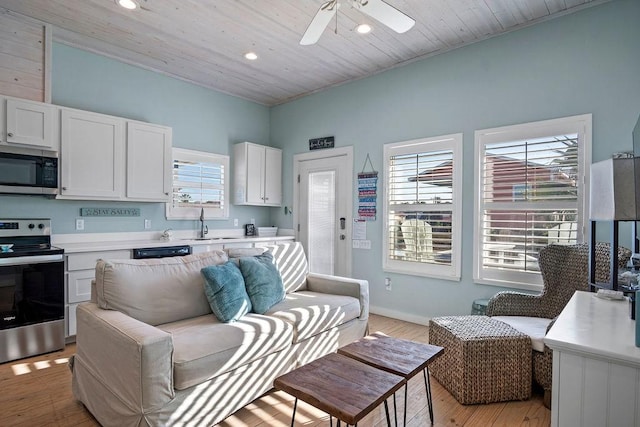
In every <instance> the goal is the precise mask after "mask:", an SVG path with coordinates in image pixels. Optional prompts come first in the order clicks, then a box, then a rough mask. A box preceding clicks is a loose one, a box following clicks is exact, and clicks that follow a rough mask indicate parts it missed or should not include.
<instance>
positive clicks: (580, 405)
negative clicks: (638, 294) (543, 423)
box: [544, 292, 640, 427]
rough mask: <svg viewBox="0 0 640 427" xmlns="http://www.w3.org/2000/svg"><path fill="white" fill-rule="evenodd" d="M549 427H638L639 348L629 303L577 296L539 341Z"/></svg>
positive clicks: (639, 423)
mask: <svg viewBox="0 0 640 427" xmlns="http://www.w3.org/2000/svg"><path fill="white" fill-rule="evenodd" d="M544 342H545V344H546V345H548V346H549V347H550V348H551V349H552V350H553V388H552V400H551V426H552V427H572V426H576V427H589V426H594V427H606V426H609V427H623V426H628V427H639V426H640V348H638V347H636V346H635V321H634V320H631V318H630V317H629V302H628V301H627V300H624V301H608V300H603V299H600V298H598V297H596V296H595V294H593V293H590V292H576V293H575V294H574V295H573V297H572V298H571V300H570V301H569V303H568V304H567V306H566V307H565V308H564V310H563V311H562V313H561V314H560V316H559V317H558V320H557V321H556V323H555V324H554V325H553V327H552V328H551V330H550V331H549V333H548V334H547V336H546V337H545V339H544Z"/></svg>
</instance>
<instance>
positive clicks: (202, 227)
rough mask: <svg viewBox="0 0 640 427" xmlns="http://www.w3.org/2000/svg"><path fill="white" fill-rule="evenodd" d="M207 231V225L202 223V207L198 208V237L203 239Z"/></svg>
mask: <svg viewBox="0 0 640 427" xmlns="http://www.w3.org/2000/svg"><path fill="white" fill-rule="evenodd" d="M208 233H209V227H207V226H206V225H204V208H200V236H199V237H200V238H201V239H204V236H205V235H206V234H208Z"/></svg>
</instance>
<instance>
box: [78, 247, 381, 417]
mask: <svg viewBox="0 0 640 427" xmlns="http://www.w3.org/2000/svg"><path fill="white" fill-rule="evenodd" d="M268 250H270V251H271V252H272V254H273V255H274V262H275V263H276V265H277V267H278V269H279V271H280V273H281V275H282V278H283V283H284V285H285V289H286V292H287V294H286V297H285V299H284V300H283V301H282V302H280V303H278V304H276V305H275V306H273V307H272V308H271V309H270V310H269V311H268V312H267V313H265V315H259V314H254V313H250V314H247V315H245V316H243V317H242V318H241V319H240V320H239V321H237V322H233V323H221V322H219V321H218V319H217V318H216V317H215V316H214V315H213V314H212V312H211V309H210V307H209V303H208V300H207V298H206V296H205V293H204V289H203V279H202V276H201V274H200V269H201V268H203V267H205V266H208V265H213V264H221V263H224V262H226V261H227V259H228V255H227V253H225V252H222V251H215V252H207V253H202V254H197V255H189V256H185V257H177V258H163V259H155V260H111V261H102V260H101V261H98V264H97V266H96V280H95V283H94V286H93V290H92V301H91V302H87V303H83V304H81V305H80V306H79V307H78V309H77V324H78V326H77V336H76V343H77V349H76V350H77V352H76V354H75V356H74V357H73V358H72V360H71V362H70V365H71V368H72V372H73V393H74V396H75V397H76V398H77V399H78V400H79V401H81V402H82V403H83V404H84V405H85V406H86V408H87V409H88V410H89V411H90V412H91V413H92V414H93V415H94V416H95V418H96V419H97V420H98V421H99V422H100V424H102V425H104V426H118V427H122V426H211V425H213V424H215V423H218V422H220V421H221V420H223V419H224V418H226V417H227V416H229V415H230V414H232V413H233V412H235V411H236V410H238V409H239V408H241V407H243V406H245V405H246V404H248V403H249V402H251V401H253V400H254V399H256V398H257V397H259V396H261V395H262V394H263V393H265V392H266V391H268V390H269V389H270V388H271V387H272V386H273V380H274V379H275V378H276V377H277V376H279V375H281V374H283V373H285V372H288V371H290V370H292V369H294V368H295V367H297V366H300V365H302V364H305V363H308V362H310V361H312V360H315V359H316V358H318V357H320V356H322V355H324V354H327V353H330V352H333V351H335V350H336V349H337V348H339V347H341V346H343V345H346V344H348V343H350V342H352V341H354V340H356V339H358V338H361V337H362V336H364V335H365V333H366V331H367V319H368V313H369V289H368V283H367V281H365V280H355V279H349V278H342V277H336V276H326V275H318V274H309V273H308V267H307V260H306V257H305V255H304V251H303V249H302V246H301V245H300V244H299V243H297V242H296V243H285V244H279V245H274V246H271V247H268ZM230 255H233V254H230ZM239 255H247V254H246V253H245V254H242V253H241V254H239Z"/></svg>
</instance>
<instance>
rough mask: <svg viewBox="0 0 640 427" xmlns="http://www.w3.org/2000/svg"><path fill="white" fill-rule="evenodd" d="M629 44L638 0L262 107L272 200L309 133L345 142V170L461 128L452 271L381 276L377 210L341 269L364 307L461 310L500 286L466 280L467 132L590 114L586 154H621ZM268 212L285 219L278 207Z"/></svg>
mask: <svg viewBox="0 0 640 427" xmlns="http://www.w3.org/2000/svg"><path fill="white" fill-rule="evenodd" d="M639 42H640V2H639V1H637V0H615V1H612V2H610V3H606V4H603V5H600V6H596V7H593V8H589V9H586V10H583V11H581V12H577V13H575V14H572V15H568V16H564V17H561V18H557V19H554V20H550V21H547V22H544V23H541V24H539V25H535V26H532V27H529V28H525V29H522V30H519V31H515V32H512V33H509V34H506V35H503V36H500V37H495V38H492V39H489V40H486V41H483V42H479V43H476V44H473V45H470V46H466V47H464V48H460V49H457V50H454V51H451V52H448V53H444V54H441V55H438V56H434V57H431V58H427V59H425V60H422V61H419V62H416V63H413V64H410V65H407V66H404V67H401V68H397V69H394V70H391V71H388V72H384V73H381V74H378V75H376V76H373V77H370V78H366V79H363V80H360V81H356V82H353V83H349V84H345V85H342V86H339V87H335V88H332V89H330V90H326V91H323V92H320V93H317V94H314V95H311V96H308V97H305V98H302V99H299V100H296V101H293V102H290V103H287V104H284V105H281V106H277V107H274V108H272V109H271V122H270V123H271V141H272V143H274V145H277V146H279V147H281V148H283V150H284V153H285V156H284V159H283V164H284V178H283V182H284V183H285V185H284V204H286V205H292V197H293V196H292V185H291V184H290V183H291V182H293V181H292V168H293V166H292V165H293V155H294V154H295V153H303V152H307V151H308V145H307V141H308V139H309V138H314V137H319V136H327V135H335V138H336V146H348V145H352V146H353V147H354V152H355V159H354V170H356V171H359V170H360V169H362V165H363V163H364V160H365V157H366V155H367V154H369V155H370V157H371V160H372V162H373V166H374V167H375V168H376V169H377V170H379V171H380V170H381V169H382V150H383V145H384V144H385V143H389V142H396V141H403V140H410V139H415V138H421V137H431V136H438V135H445V134H451V133H457V132H463V133H464V178H463V194H462V195H463V201H464V202H463V203H464V204H463V211H464V214H463V225H462V226H463V249H462V260H463V267H462V280H461V281H460V282H451V281H443V280H436V279H430V278H424V277H416V276H410V275H399V274H389V273H385V272H384V271H383V270H382V268H381V267H380V266H381V264H382V241H381V236H382V226H383V221H382V220H381V219H378V220H377V221H375V222H373V223H369V228H368V238H369V239H371V241H372V249H371V250H357V249H354V250H353V260H354V261H353V272H352V273H353V276H354V277H358V278H364V279H368V280H369V283H370V288H371V289H370V292H371V303H372V305H373V306H375V307H379V308H382V309H383V310H384V311H385V312H386V313H398V314H401V315H402V316H400V317H403V316H404V317H405V318H406V317H407V316H416V317H430V316H437V315H444V314H454V313H460V314H462V313H468V312H469V311H470V309H471V303H472V301H473V300H474V299H475V298H481V297H487V296H490V295H493V294H494V293H495V292H497V291H498V290H501V289H500V288H496V287H493V286H485V285H478V284H474V283H473V276H472V263H473V260H472V257H473V223H474V218H473V181H474V176H473V168H474V163H473V155H474V131H475V130H477V129H486V128H491V127H497V126H504V125H510V124H516V123H525V122H531V121H537V120H545V119H551V118H557V117H565V116H572V115H577V114H584V113H592V114H593V161H594V162H595V161H599V160H603V159H605V158H607V157H610V155H611V154H612V153H613V152H616V151H630V150H631V148H632V147H631V143H632V140H631V132H632V129H633V126H634V124H635V123H636V120H637V119H638V115H639V114H640V44H639ZM287 183H289V184H287ZM355 195H356V194H355V189H354V212H355V209H356V206H355V200H356V199H355ZM379 195H380V196H381V195H382V186H381V185H380V186H379ZM379 200H380V199H379ZM381 208H382V206H381V204H380V203H379V204H378V209H379V211H381ZM272 221H273V222H274V223H275V224H276V225H278V226H280V227H284V228H291V227H292V218H291V216H285V215H284V214H283V213H282V212H280V211H273V216H272ZM385 276H389V277H391V278H392V280H393V291H391V292H387V291H385V290H384V277H385Z"/></svg>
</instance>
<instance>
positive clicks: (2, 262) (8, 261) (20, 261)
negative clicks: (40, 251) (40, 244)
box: [0, 254, 64, 266]
mask: <svg viewBox="0 0 640 427" xmlns="http://www.w3.org/2000/svg"><path fill="white" fill-rule="evenodd" d="M63 259H64V255H63V254H57V255H33V256H18V257H14V258H0V266H10V265H25V264H44V263H48V262H58V261H60V262H61V261H63Z"/></svg>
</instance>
